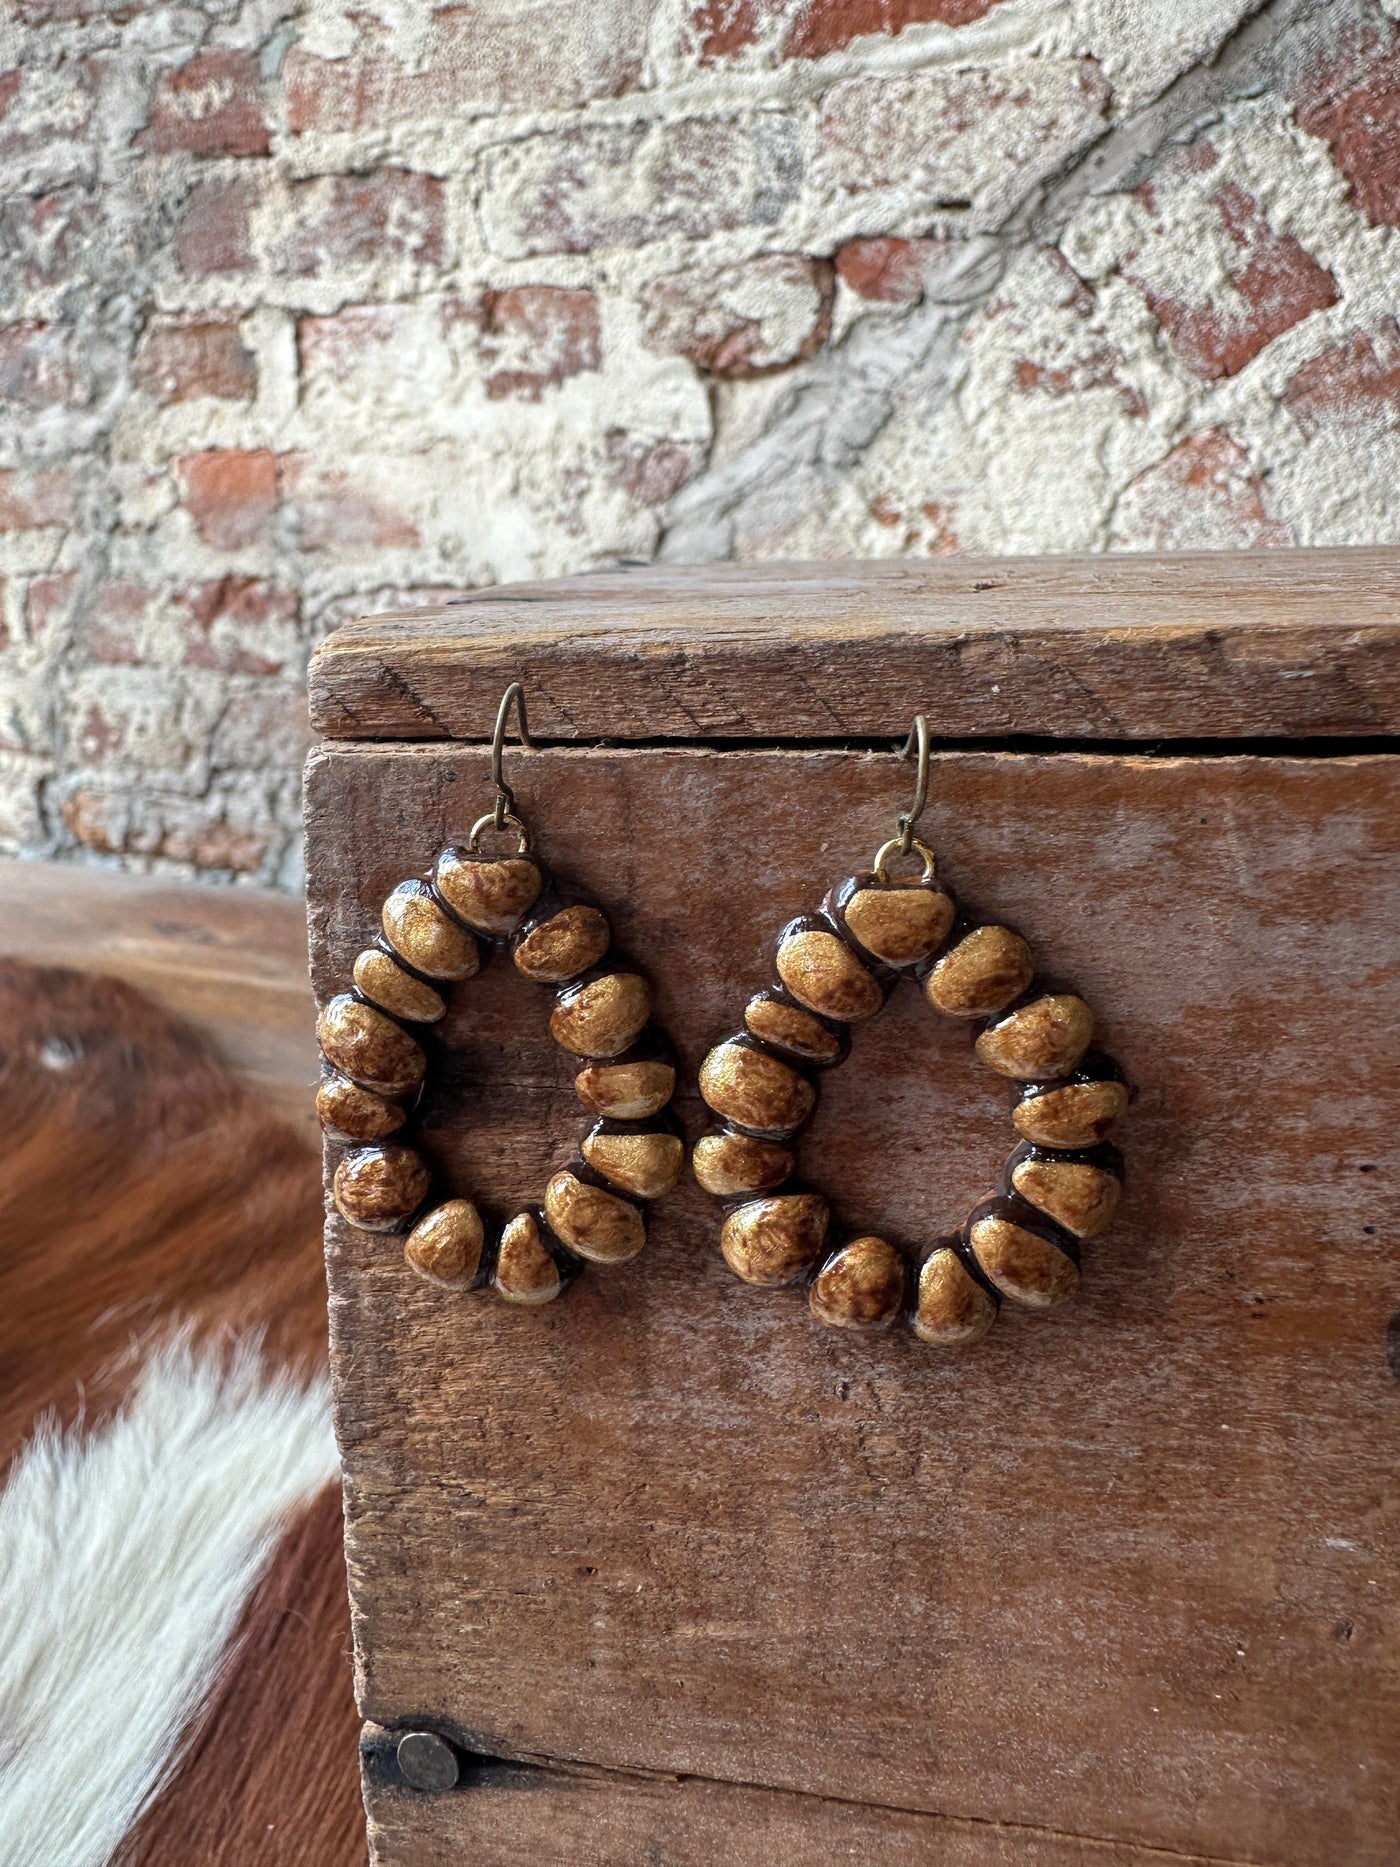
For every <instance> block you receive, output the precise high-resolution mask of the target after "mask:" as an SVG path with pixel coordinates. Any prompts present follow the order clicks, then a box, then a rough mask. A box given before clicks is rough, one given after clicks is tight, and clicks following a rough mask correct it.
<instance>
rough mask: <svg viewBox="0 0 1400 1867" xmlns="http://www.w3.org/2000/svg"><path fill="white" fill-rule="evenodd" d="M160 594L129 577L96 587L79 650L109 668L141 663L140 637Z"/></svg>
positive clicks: (87, 610) (88, 609)
mask: <svg viewBox="0 0 1400 1867" xmlns="http://www.w3.org/2000/svg"><path fill="white" fill-rule="evenodd" d="M159 601H160V592H159V591H158V590H153V589H152V588H151V587H150V585H149V584H144V583H138V582H137V581H136V579H135V578H133V577H114V578H112V579H110V580H109V581H108V582H106V583H102V584H99V585H98V587H97V589H96V591H95V592H94V594H93V597H92V600H91V602H90V603H89V604H88V606H87V609H86V612H85V614H84V617H83V651H84V653H85V655H86V656H87V657H88V658H89V659H90V660H92V661H99V662H102V663H104V664H105V665H107V666H111V667H135V666H136V665H137V664H138V663H139V662H140V660H141V657H142V651H143V647H144V642H143V634H144V630H145V625H146V623H147V622H148V621H149V619H150V616H151V612H152V611H153V610H154V609H155V607H156V605H157V603H158V602H159Z"/></svg>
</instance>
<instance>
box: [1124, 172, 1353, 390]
mask: <svg viewBox="0 0 1400 1867" xmlns="http://www.w3.org/2000/svg"><path fill="white" fill-rule="evenodd" d="M1143 199H1144V200H1145V201H1146V203H1147V205H1148V206H1149V207H1152V206H1153V204H1154V202H1153V196H1152V194H1151V192H1150V191H1148V192H1145V193H1144V195H1143ZM1213 203H1214V208H1215V212H1216V214H1217V215H1218V217H1219V222H1220V226H1221V229H1222V231H1223V233H1224V235H1225V237H1226V240H1227V242H1228V243H1229V244H1230V245H1232V246H1233V247H1234V249H1235V251H1236V254H1237V255H1238V258H1237V261H1236V263H1235V264H1234V265H1233V266H1232V267H1230V268H1228V269H1227V272H1228V278H1229V282H1230V285H1231V287H1232V288H1233V293H1232V295H1231V296H1230V297H1229V298H1226V299H1215V298H1211V297H1204V298H1200V299H1195V300H1187V299H1184V298H1177V297H1174V296H1172V295H1170V294H1168V293H1167V292H1165V291H1163V290H1162V289H1161V287H1160V286H1156V285H1154V284H1153V283H1152V282H1151V280H1149V279H1147V278H1144V277H1141V276H1137V275H1135V274H1134V272H1133V270H1132V262H1131V261H1129V263H1128V265H1127V266H1126V267H1125V271H1126V272H1127V276H1128V277H1129V278H1132V279H1134V281H1135V283H1136V284H1137V285H1138V288H1139V290H1140V291H1141V292H1142V294H1143V297H1144V298H1145V299H1146V300H1147V302H1148V304H1149V305H1150V306H1151V308H1152V311H1153V313H1154V315H1155V316H1156V317H1157V319H1158V321H1159V322H1160V323H1161V325H1162V328H1163V330H1164V331H1165V332H1166V334H1167V337H1168V339H1169V341H1170V343H1171V346H1172V348H1173V350H1175V351H1176V353H1177V355H1178V356H1179V357H1180V358H1181V360H1182V362H1183V363H1184V364H1185V365H1186V367H1187V369H1189V370H1190V371H1191V372H1192V373H1193V374H1194V375H1196V376H1200V377H1202V378H1204V379H1205V380H1206V381H1208V382H1209V381H1213V380H1215V379H1216V378H1218V377H1221V376H1234V375H1237V374H1238V372H1239V371H1240V370H1242V369H1243V368H1244V366H1245V364H1246V363H1249V362H1251V361H1252V360H1253V359H1254V358H1255V357H1257V356H1258V355H1259V353H1260V351H1261V350H1263V349H1265V348H1266V347H1267V346H1268V345H1269V344H1271V343H1272V342H1273V340H1274V339H1275V338H1276V337H1279V336H1282V334H1283V332H1284V331H1287V330H1291V329H1292V328H1293V326H1294V325H1295V324H1298V323H1301V322H1302V320H1303V319H1304V318H1306V317H1308V316H1310V315H1311V313H1313V312H1314V311H1321V310H1324V309H1325V308H1326V307H1327V306H1328V305H1335V304H1336V302H1337V299H1338V297H1339V293H1338V290H1337V283H1336V280H1335V279H1334V278H1333V277H1332V275H1331V273H1330V272H1328V271H1327V269H1326V268H1325V267H1323V266H1320V265H1319V264H1318V263H1317V261H1316V260H1315V259H1314V258H1313V256H1312V254H1311V253H1309V252H1307V251H1306V250H1305V249H1304V248H1303V247H1302V246H1301V245H1300V244H1299V242H1298V241H1297V240H1296V239H1295V238H1294V237H1293V235H1292V234H1291V233H1279V232H1278V231H1277V230H1276V229H1275V228H1273V227H1271V226H1270V225H1269V223H1268V221H1267V220H1265V218H1264V216H1263V214H1262V213H1261V212H1260V209H1259V204H1258V202H1257V201H1256V200H1255V199H1254V197H1253V196H1252V195H1251V194H1249V193H1248V192H1247V191H1246V190H1245V189H1244V188H1242V187H1240V185H1239V183H1238V182H1233V181H1227V182H1223V183H1222V184H1221V186H1220V187H1219V188H1218V189H1217V190H1216V192H1215V195H1214V197H1213Z"/></svg>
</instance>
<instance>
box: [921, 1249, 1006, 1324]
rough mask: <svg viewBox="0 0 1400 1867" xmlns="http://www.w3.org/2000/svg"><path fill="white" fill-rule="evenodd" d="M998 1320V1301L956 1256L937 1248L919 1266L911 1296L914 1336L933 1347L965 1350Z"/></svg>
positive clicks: (951, 1250) (949, 1251)
mask: <svg viewBox="0 0 1400 1867" xmlns="http://www.w3.org/2000/svg"><path fill="white" fill-rule="evenodd" d="M996 1319H997V1300H996V1298H995V1297H994V1296H993V1295H992V1293H991V1292H990V1291H989V1290H988V1289H987V1287H986V1285H985V1284H982V1283H980V1282H979V1281H978V1279H977V1278H975V1277H974V1276H973V1274H972V1272H971V1271H970V1270H969V1269H968V1268H967V1266H966V1264H964V1263H963V1260H962V1258H961V1257H960V1256H959V1254H958V1253H957V1252H956V1251H955V1250H953V1248H952V1247H951V1246H949V1245H939V1246H938V1247H937V1248H936V1249H935V1250H933V1251H931V1252H930V1253H929V1255H928V1256H927V1257H926V1258H925V1259H924V1262H923V1263H922V1264H921V1265H920V1267H919V1278H918V1284H917V1286H916V1291H915V1297H914V1333H915V1335H916V1336H918V1338H919V1340H920V1341H921V1342H930V1343H932V1344H933V1345H934V1347H935V1348H965V1347H966V1346H967V1344H968V1343H970V1342H980V1341H981V1339H982V1337H983V1336H984V1335H986V1333H987V1331H988V1330H989V1329H990V1328H991V1326H992V1324H993V1323H994V1322H995V1321H996Z"/></svg>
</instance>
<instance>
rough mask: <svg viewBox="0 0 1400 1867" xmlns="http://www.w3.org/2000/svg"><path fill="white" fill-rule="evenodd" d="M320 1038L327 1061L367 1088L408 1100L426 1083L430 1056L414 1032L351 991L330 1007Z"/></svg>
mask: <svg viewBox="0 0 1400 1867" xmlns="http://www.w3.org/2000/svg"><path fill="white" fill-rule="evenodd" d="M316 1036H317V1038H318V1040H319V1041H320V1045H321V1049H322V1051H323V1053H324V1055H325V1058H326V1061H327V1062H328V1063H330V1064H331V1065H333V1067H334V1068H335V1069H337V1070H339V1071H340V1073H341V1074H342V1075H343V1076H348V1077H349V1078H350V1079H351V1081H352V1082H356V1083H358V1084H359V1085H360V1087H361V1088H362V1089H372V1090H374V1091H375V1092H376V1094H378V1095H384V1096H403V1095H407V1094H408V1093H409V1091H410V1090H413V1089H416V1088H417V1087H418V1085H419V1083H421V1082H422V1080H423V1071H424V1069H425V1068H426V1067H427V1058H426V1057H425V1056H424V1054H423V1052H422V1051H421V1050H420V1049H419V1047H418V1045H417V1044H415V1043H414V1041H413V1039H412V1038H411V1037H410V1036H409V1034H408V1032H407V1031H405V1030H402V1029H401V1028H400V1027H399V1026H398V1025H397V1024H395V1023H394V1020H393V1019H392V1018H387V1017H385V1015H384V1013H383V1012H382V1011H376V1010H375V1008H374V1006H373V1005H366V1004H363V1003H362V1002H361V1001H360V1000H359V999H358V998H354V997H352V996H351V994H350V993H348V992H341V993H339V994H338V995H337V996H336V997H335V998H333V999H332V1000H331V1001H330V1003H329V1004H328V1005H327V1006H326V1008H325V1010H324V1011H323V1012H322V1013H321V1016H320V1018H319V1019H318V1020H317V1023H316Z"/></svg>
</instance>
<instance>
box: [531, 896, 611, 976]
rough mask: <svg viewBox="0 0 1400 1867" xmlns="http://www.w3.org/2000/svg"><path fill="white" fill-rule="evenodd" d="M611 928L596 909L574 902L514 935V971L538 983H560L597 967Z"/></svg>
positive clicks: (609, 938) (606, 948) (609, 937)
mask: <svg viewBox="0 0 1400 1867" xmlns="http://www.w3.org/2000/svg"><path fill="white" fill-rule="evenodd" d="M611 939H612V929H611V928H610V927H609V926H608V923H607V918H606V916H605V915H603V914H602V913H601V912H600V911H599V910H598V909H597V908H591V907H585V906H584V905H583V904H582V903H577V904H575V905H574V906H573V907H567V908H560V909H559V911H558V913H556V914H551V915H549V916H548V917H547V918H546V919H544V920H537V921H535V922H534V924H533V925H532V926H529V927H527V928H525V929H524V930H523V932H521V933H519V934H517V935H516V938H515V943H514V948H513V958H514V960H515V965H516V970H517V971H518V972H522V973H524V975H525V977H526V978H527V979H535V980H538V981H539V983H540V984H541V985H562V984H563V982H564V980H565V979H576V978H577V977H578V975H579V974H580V973H581V972H587V971H588V969H589V967H590V966H596V965H597V964H598V961H599V960H600V959H601V958H602V957H603V955H604V954H605V953H606V952H607V950H608V942H609V941H610V940H611Z"/></svg>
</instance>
